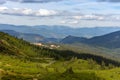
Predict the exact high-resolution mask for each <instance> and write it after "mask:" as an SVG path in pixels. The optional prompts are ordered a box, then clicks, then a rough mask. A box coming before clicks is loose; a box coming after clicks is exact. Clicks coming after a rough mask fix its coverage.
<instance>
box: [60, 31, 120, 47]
mask: <svg viewBox="0 0 120 80" xmlns="http://www.w3.org/2000/svg"><path fill="white" fill-rule="evenodd" d="M61 43H68V44H71V43H84V44H88V45H92V46H101V47H106V48H120V31H116V32H113V33H109V34H106V35H102V36H96V37H93V38H89V39H87V38H81V37H75V36H71V37H69V36H67V37H66V38H64V39H63V40H61Z"/></svg>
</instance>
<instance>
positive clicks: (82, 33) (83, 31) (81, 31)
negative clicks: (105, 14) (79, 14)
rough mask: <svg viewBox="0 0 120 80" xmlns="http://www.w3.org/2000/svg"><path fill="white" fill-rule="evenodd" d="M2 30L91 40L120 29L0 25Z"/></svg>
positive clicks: (49, 36) (48, 36)
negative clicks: (70, 36)
mask: <svg viewBox="0 0 120 80" xmlns="http://www.w3.org/2000/svg"><path fill="white" fill-rule="evenodd" d="M0 30H14V31H16V32H20V33H30V34H39V35H42V36H44V37H46V38H57V39H60V38H64V37H66V36H68V35H72V36H78V37H87V38H91V37H94V36H100V35H104V34H108V33H111V32H115V31H118V30H120V27H93V28H71V27H69V26H62V25H53V26H49V25H37V26H25V25H19V26H18V25H10V24H0Z"/></svg>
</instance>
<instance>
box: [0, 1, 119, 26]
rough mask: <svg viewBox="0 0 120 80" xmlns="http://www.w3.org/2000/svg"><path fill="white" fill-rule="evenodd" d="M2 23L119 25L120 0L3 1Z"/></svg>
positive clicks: (0, 2)
mask: <svg viewBox="0 0 120 80" xmlns="http://www.w3.org/2000/svg"><path fill="white" fill-rule="evenodd" d="M0 23H1V24H13V25H30V26H34V25H64V26H70V27H74V28H77V27H109V26H113V27H116V26H118V27H120V0H0Z"/></svg>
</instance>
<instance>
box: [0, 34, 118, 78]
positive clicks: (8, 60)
mask: <svg viewBox="0 0 120 80" xmlns="http://www.w3.org/2000/svg"><path fill="white" fill-rule="evenodd" d="M118 66H120V63H119V62H118V61H114V60H111V59H108V58H105V57H102V56H97V55H93V54H89V53H77V52H73V51H69V50H54V49H49V48H44V47H39V46H35V45H32V44H30V43H28V42H26V41H24V40H22V39H17V38H14V37H12V36H9V35H8V34H6V33H2V32H0V75H1V76H0V79H1V80H34V79H35V80H57V79H58V78H59V80H64V79H65V80H68V79H69V80H73V79H74V80H81V79H83V80H94V79H96V80H112V79H119V71H120V69H119V68H116V67H118ZM109 72H111V73H109ZM114 72H116V73H117V74H116V73H114ZM101 74H107V77H106V76H104V75H101ZM86 75H87V77H86ZM111 75H112V76H113V77H111ZM71 76H72V77H71Z"/></svg>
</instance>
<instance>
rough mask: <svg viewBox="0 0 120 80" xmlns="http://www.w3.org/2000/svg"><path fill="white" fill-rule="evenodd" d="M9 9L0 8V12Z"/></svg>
mask: <svg viewBox="0 0 120 80" xmlns="http://www.w3.org/2000/svg"><path fill="white" fill-rule="evenodd" d="M7 9H8V8H7V7H0V12H3V11H5V10H7Z"/></svg>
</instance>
